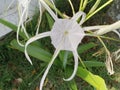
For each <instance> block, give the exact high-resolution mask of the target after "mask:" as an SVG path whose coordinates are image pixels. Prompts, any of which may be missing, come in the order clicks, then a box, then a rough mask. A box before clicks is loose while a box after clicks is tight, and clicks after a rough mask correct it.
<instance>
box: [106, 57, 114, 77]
mask: <svg viewBox="0 0 120 90" xmlns="http://www.w3.org/2000/svg"><path fill="white" fill-rule="evenodd" d="M105 64H106V68H107V70H108V73H109V74H110V75H112V74H114V69H113V63H112V59H111V56H110V55H108V56H107V57H106V62H105Z"/></svg>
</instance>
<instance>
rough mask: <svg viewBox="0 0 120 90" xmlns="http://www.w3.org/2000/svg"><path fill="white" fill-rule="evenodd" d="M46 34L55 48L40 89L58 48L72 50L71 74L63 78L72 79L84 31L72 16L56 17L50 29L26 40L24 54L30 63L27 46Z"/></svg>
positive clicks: (58, 50)
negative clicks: (67, 17) (72, 68)
mask: <svg viewBox="0 0 120 90" xmlns="http://www.w3.org/2000/svg"><path fill="white" fill-rule="evenodd" d="M77 18H78V17H77ZM47 36H50V38H51V40H52V44H53V46H54V47H55V48H56V50H55V53H54V55H53V58H52V60H51V61H50V63H49V65H48V67H47V69H46V71H45V73H44V75H43V77H42V79H41V83H40V90H42V86H43V83H44V80H45V78H46V75H47V73H48V71H49V69H50V67H51V66H52V64H53V62H54V60H55V58H56V57H57V55H58V54H59V52H60V50H68V51H72V52H73V56H74V60H75V64H74V71H73V74H72V75H71V76H70V77H69V78H68V79H64V80H65V81H69V80H71V79H73V77H74V76H75V74H76V71H77V67H78V53H77V47H78V45H79V44H80V43H81V40H82V39H83V38H84V36H85V33H84V30H82V28H81V26H80V25H79V24H78V23H77V21H76V19H74V16H73V18H72V19H58V18H57V19H56V21H55V23H54V25H53V28H52V30H51V31H49V32H44V33H41V34H38V35H36V36H34V37H32V38H30V39H29V40H28V41H27V43H26V45H25V56H26V58H27V59H28V61H29V62H30V63H31V64H32V62H31V59H30V57H29V56H28V54H27V46H28V45H29V44H30V43H32V42H33V41H36V40H38V39H41V38H44V37H47Z"/></svg>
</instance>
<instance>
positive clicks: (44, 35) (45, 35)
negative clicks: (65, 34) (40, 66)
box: [24, 32, 50, 64]
mask: <svg viewBox="0 0 120 90" xmlns="http://www.w3.org/2000/svg"><path fill="white" fill-rule="evenodd" d="M49 35H50V32H45V33H41V34H38V35H36V36H34V37H32V38H30V39H29V40H28V41H27V42H26V44H25V51H24V52H25V56H26V58H27V60H28V61H29V62H30V63H31V64H32V61H31V59H30V57H29V55H28V53H27V47H28V45H29V44H30V43H32V42H34V41H36V40H38V39H41V38H44V37H47V36H49Z"/></svg>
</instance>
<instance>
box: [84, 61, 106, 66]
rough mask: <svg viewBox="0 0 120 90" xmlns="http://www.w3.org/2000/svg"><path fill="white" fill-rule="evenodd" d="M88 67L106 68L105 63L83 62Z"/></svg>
mask: <svg viewBox="0 0 120 90" xmlns="http://www.w3.org/2000/svg"><path fill="white" fill-rule="evenodd" d="M83 63H84V64H85V66H86V67H101V66H105V63H103V62H99V61H83Z"/></svg>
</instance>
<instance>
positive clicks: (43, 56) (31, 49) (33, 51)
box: [11, 40, 52, 62]
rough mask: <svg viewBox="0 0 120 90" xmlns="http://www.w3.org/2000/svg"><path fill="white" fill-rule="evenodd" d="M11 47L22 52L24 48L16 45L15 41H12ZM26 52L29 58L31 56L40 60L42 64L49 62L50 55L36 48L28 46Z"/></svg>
mask: <svg viewBox="0 0 120 90" xmlns="http://www.w3.org/2000/svg"><path fill="white" fill-rule="evenodd" d="M11 45H12V46H13V48H15V49H17V50H19V51H22V52H24V47H21V46H20V45H18V43H17V41H16V40H13V41H12V42H11ZM27 50H28V54H29V55H30V56H33V57H35V58H37V59H39V60H42V61H44V62H49V61H50V60H51V57H52V55H51V54H50V53H49V52H47V51H45V50H43V49H42V48H40V47H38V46H34V45H29V46H28V49H27Z"/></svg>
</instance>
